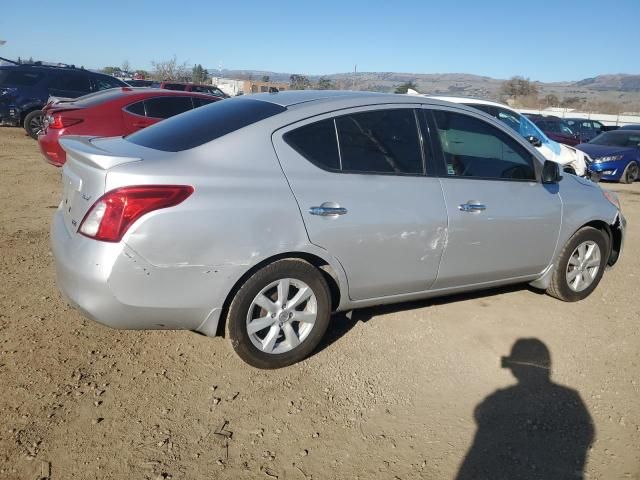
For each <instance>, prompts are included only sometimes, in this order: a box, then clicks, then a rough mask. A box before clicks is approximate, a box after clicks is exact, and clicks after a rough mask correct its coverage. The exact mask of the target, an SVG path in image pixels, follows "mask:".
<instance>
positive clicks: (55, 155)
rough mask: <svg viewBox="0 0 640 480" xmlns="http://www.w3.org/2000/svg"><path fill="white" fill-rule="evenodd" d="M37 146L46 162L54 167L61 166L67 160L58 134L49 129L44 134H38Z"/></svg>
mask: <svg viewBox="0 0 640 480" xmlns="http://www.w3.org/2000/svg"><path fill="white" fill-rule="evenodd" d="M38 146H39V147H40V151H41V152H42V155H44V158H45V160H46V161H47V162H49V163H50V164H51V165H55V166H56V167H61V166H62V165H64V162H66V161H67V152H65V151H64V149H63V148H62V147H61V146H60V142H58V135H57V134H55V133H52V132H51V130H49V131H48V132H47V133H45V134H44V135H39V136H38Z"/></svg>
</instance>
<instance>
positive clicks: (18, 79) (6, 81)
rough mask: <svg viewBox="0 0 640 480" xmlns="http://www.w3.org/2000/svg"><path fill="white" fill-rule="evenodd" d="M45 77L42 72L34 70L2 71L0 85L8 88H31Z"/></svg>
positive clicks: (7, 69)
mask: <svg viewBox="0 0 640 480" xmlns="http://www.w3.org/2000/svg"><path fill="white" fill-rule="evenodd" d="M42 77H43V73H42V72H38V71H37V70H33V69H28V70H27V69H25V70H22V69H14V68H11V67H9V68H6V69H4V68H3V69H0V85H2V86H6V87H31V86H33V85H35V84H36V83H38V82H39V81H40V79H41V78H42Z"/></svg>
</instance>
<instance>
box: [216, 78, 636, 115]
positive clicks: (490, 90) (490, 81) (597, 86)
mask: <svg viewBox="0 0 640 480" xmlns="http://www.w3.org/2000/svg"><path fill="white" fill-rule="evenodd" d="M211 73H212V74H213V75H216V74H218V71H217V70H211ZM297 73H300V72H297ZM290 75H291V74H290V73H282V72H268V71H259V70H223V71H222V76H224V77H228V78H239V79H248V78H251V79H254V80H260V79H262V77H263V76H268V77H269V79H270V80H271V81H273V82H285V83H288V82H289V76H290ZM303 75H304V73H303ZM322 77H325V78H329V79H330V80H331V81H332V82H333V83H334V84H335V85H336V88H339V89H352V90H371V91H376V92H393V91H394V90H395V88H396V87H397V86H398V85H400V84H402V83H405V82H414V83H415V84H416V85H417V87H418V91H419V92H420V93H426V94H432V95H459V96H465V97H480V98H487V99H490V100H497V99H498V98H499V91H500V86H501V85H502V82H504V79H497V78H491V77H484V76H480V75H472V74H468V73H397V72H358V73H356V74H354V73H353V72H350V73H335V74H331V75H322ZM307 78H309V80H310V81H311V83H316V82H317V81H318V79H319V78H320V75H307ZM536 85H537V86H538V90H539V93H540V96H541V97H544V96H546V95H556V96H557V97H558V98H560V99H561V100H562V99H564V98H569V97H578V98H580V99H581V100H583V101H585V102H592V103H593V102H613V103H616V104H619V105H622V106H623V107H624V108H625V109H640V75H630V74H613V75H598V76H597V77H593V78H586V79H584V80H580V81H576V82H552V83H545V82H536Z"/></svg>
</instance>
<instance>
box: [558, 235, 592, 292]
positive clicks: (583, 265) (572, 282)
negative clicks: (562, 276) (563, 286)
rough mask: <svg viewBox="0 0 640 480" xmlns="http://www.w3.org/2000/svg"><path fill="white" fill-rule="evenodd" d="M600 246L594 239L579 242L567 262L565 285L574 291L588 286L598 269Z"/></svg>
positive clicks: (579, 290)
mask: <svg viewBox="0 0 640 480" xmlns="http://www.w3.org/2000/svg"><path fill="white" fill-rule="evenodd" d="M600 261H601V254H600V247H599V246H598V244H597V243H596V242H594V241H591V240H587V241H586V242H582V243H581V244H579V245H578V246H577V247H576V249H575V250H574V251H573V253H572V254H571V256H570V257H569V262H568V263H567V271H566V279H567V285H568V286H569V288H570V289H571V290H573V291H574V292H582V291H583V290H586V289H587V288H589V286H590V285H591V284H592V283H593V281H594V279H595V278H596V276H597V275H598V271H599V270H600Z"/></svg>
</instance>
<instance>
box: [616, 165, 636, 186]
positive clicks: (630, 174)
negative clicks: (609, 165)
mask: <svg viewBox="0 0 640 480" xmlns="http://www.w3.org/2000/svg"><path fill="white" fill-rule="evenodd" d="M639 173H640V169H639V168H638V164H637V162H635V161H634V162H631V163H629V165H627V168H625V169H624V172H622V176H621V177H620V183H633V182H635V181H636V180H637V179H638V174H639Z"/></svg>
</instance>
